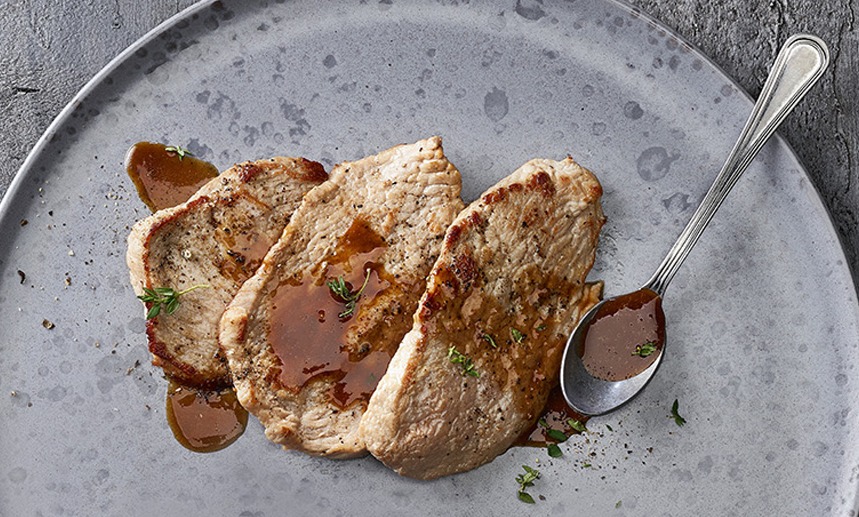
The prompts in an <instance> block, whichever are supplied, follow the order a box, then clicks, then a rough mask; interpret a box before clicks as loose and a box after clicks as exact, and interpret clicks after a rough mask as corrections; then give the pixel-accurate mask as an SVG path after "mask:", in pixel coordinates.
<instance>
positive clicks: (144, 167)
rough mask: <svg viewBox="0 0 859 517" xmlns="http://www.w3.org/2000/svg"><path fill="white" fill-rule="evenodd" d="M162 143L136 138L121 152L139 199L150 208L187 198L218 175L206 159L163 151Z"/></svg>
mask: <svg viewBox="0 0 859 517" xmlns="http://www.w3.org/2000/svg"><path fill="white" fill-rule="evenodd" d="M166 147H167V146H165V145H164V144H156V143H152V142H138V143H136V144H134V145H133V146H132V147H131V149H129V150H128V153H127V154H126V155H125V169H126V171H127V172H128V175H129V176H130V177H131V180H132V181H133V182H134V186H135V187H137V193H138V195H139V196H140V200H141V201H143V202H144V203H145V204H146V206H148V207H149V208H150V209H151V210H152V211H153V212H154V211H156V210H161V209H163V208H170V207H173V206H176V205H179V204H182V203H184V202H185V201H187V200H188V199H189V198H190V197H191V196H192V195H194V193H195V192H197V190H199V188H200V187H202V186H203V185H205V184H206V183H208V182H209V180H211V179H212V178H214V177H216V176H217V175H218V168H217V167H215V166H214V165H212V164H211V163H209V162H206V161H203V160H199V159H197V158H194V157H193V156H190V155H188V154H185V156H184V157H183V158H181V159H180V158H179V155H178V154H176V153H174V152H170V151H167V149H166Z"/></svg>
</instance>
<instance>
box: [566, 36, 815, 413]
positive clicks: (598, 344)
mask: <svg viewBox="0 0 859 517" xmlns="http://www.w3.org/2000/svg"><path fill="white" fill-rule="evenodd" d="M828 64H829V50H828V49H827V47H826V44H825V43H824V42H823V41H821V40H820V39H819V38H817V37H815V36H811V35H806V34H798V35H795V36H792V37H791V38H790V39H788V40H787V41H786V42H785V44H784V46H783V47H782V49H781V51H780V52H779V54H778V56H777V57H776V61H775V64H774V65H773V67H772V70H770V74H769V77H767V80H766V83H765V84H764V87H763V90H762V91H761V95H760V97H759V98H758V101H757V103H755V107H754V109H753V110H752V113H751V115H750V116H749V119H748V121H747V122H746V126H745V127H744V128H743V131H742V133H741V134H740V137H739V139H738V140H737V143H736V144H735V145H734V148H733V150H732V151H731V154H730V155H729V156H728V159H727V161H725V165H723V166H722V170H721V171H720V172H719V174H718V176H716V179H715V180H714V181H713V185H712V186H711V187H710V190H709V191H708V192H707V195H706V196H705V197H704V199H703V201H701V205H700V206H699V207H698V209H697V210H696V211H695V213H694V214H693V215H692V219H691V220H690V221H689V223H688V224H687V225H686V228H685V229H684V230H683V233H681V234H680V237H678V239H677V242H675V243H674V246H673V247H672V248H671V250H670V251H669V252H668V255H667V256H666V257H665V259H664V260H663V261H662V264H660V265H659V268H657V270H656V273H654V274H653V276H652V277H651V278H650V280H648V281H647V283H646V284H644V286H643V287H642V288H641V289H639V290H638V291H635V292H633V293H629V294H625V295H621V296H618V297H615V298H611V299H608V300H604V301H602V302H600V303H598V304H597V305H596V306H595V307H594V308H592V309H591V310H590V311H588V312H587V313H586V314H585V315H584V316H583V317H582V319H581V321H580V322H579V324H578V326H577V327H576V329H575V331H574V332H573V334H572V335H571V336H570V339H569V340H568V341H567V346H566V349H565V350H564V356H563V360H562V363H561V390H562V391H563V393H564V398H565V399H566V400H567V404H569V406H570V407H571V408H573V409H574V410H576V411H577V412H579V413H582V414H584V415H601V414H604V413H607V412H609V411H611V410H613V409H616V408H617V407H619V406H621V405H623V404H624V403H626V402H628V401H629V400H630V399H632V398H633V397H634V396H635V395H637V394H638V392H640V391H641V390H642V389H643V388H644V386H645V385H647V383H648V382H649V381H650V379H651V378H652V377H653V374H654V373H656V370H657V368H659V364H660V362H661V360H662V356H663V355H664V353H663V352H664V349H663V347H664V344H665V343H664V342H665V328H664V315H663V314H662V308H661V298H662V296H663V294H664V293H665V289H666V288H667V287H668V283H669V282H670V281H671V279H672V278H673V277H674V274H675V273H676V272H677V270H678V269H679V268H680V265H681V264H682V263H683V260H684V259H685V258H686V255H688V254H689V251H690V250H691V249H692V246H694V245H695V243H696V242H697V241H698V238H699V237H700V236H701V233H702V232H703V231H704V228H705V227H706V226H707V223H709V222H710V220H711V219H712V218H713V214H715V213H716V209H718V208H719V205H721V204H722V202H723V201H724V200H725V197H726V196H727V195H728V192H730V190H731V188H732V187H733V186H734V184H735V183H736V182H737V180H738V179H739V178H740V176H741V175H742V174H743V171H745V170H746V168H747V167H748V165H749V164H750V163H751V162H752V160H753V159H754V158H755V156H757V154H758V151H760V150H761V148H762V147H763V145H764V144H765V143H766V142H767V140H768V139H769V138H770V136H772V134H773V133H774V132H775V130H776V128H777V127H778V126H779V124H781V122H782V121H783V120H784V119H785V117H786V116H787V115H788V113H790V112H791V110H793V108H794V107H795V106H796V105H797V104H798V103H799V101H800V99H802V98H803V96H805V94H806V93H807V92H808V91H809V89H811V87H812V86H813V85H814V83H815V82H817V80H818V79H819V78H820V76H821V75H822V74H823V71H824V70H825V69H826V67H827V65H828ZM642 297H643V298H646V299H647V300H650V301H649V305H647V304H645V305H646V306H644V307H642V308H641V309H640V310H638V313H640V314H636V313H635V311H634V310H633V309H634V308H635V307H639V306H642V304H643V302H642V300H641V298H642ZM636 300H637V301H636ZM630 316H634V321H633V320H630V319H629V317H630ZM639 316H641V317H639ZM645 316H646V317H645ZM624 318H626V320H625V321H622V320H623V319H624ZM613 320H614V321H616V322H617V323H618V324H622V327H623V329H622V330H629V328H630V327H629V324H634V325H633V326H635V325H639V324H640V325H643V327H642V328H641V330H642V331H645V333H646V334H648V335H641V336H639V338H640V339H639V340H638V341H633V342H627V343H617V342H616V341H617V337H618V336H617V335H614V334H613V332H614V329H613V328H612V327H611V325H612V324H613V323H612V321H613ZM615 327H618V325H615ZM627 337H628V336H627ZM623 345H625V346H623ZM636 346H638V348H636ZM602 347H605V348H602ZM612 347H615V348H612ZM621 347H622V348H621ZM621 349H623V350H626V352H625V353H620V354H615V355H613V356H611V357H608V358H606V357H602V361H603V362H605V361H606V360H608V361H609V362H610V361H612V360H617V361H623V360H625V359H628V358H624V357H623V356H631V357H632V358H633V359H635V360H638V359H641V358H643V359H644V360H643V361H640V362H639V363H638V364H639V365H641V366H640V367H639V369H638V370H635V371H626V372H623V371H618V370H615V371H614V372H613V371H612V368H615V367H616V366H617V365H613V364H597V363H596V362H594V361H598V360H599V358H598V357H596V356H595V355H594V354H591V353H590V352H592V351H596V352H595V353H602V352H601V351H610V350H615V351H616V350H621ZM583 356H584V358H583ZM636 356H638V357H637V358H636ZM612 357H613V358H614V359H612ZM592 358H593V359H592ZM589 361H590V362H589ZM648 362H649V365H647V363H648ZM627 366H628V365H627ZM644 366H646V367H644ZM641 368H643V369H641ZM622 369H623V366H621V370H622ZM592 372H593V373H592ZM595 375H596V376H595ZM607 379H608V380H607Z"/></svg>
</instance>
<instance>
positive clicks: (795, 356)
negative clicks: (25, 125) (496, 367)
mask: <svg viewBox="0 0 859 517" xmlns="http://www.w3.org/2000/svg"><path fill="white" fill-rule="evenodd" d="M750 108H751V103H750V102H749V100H748V98H747V97H746V96H745V95H744V94H743V93H742V92H740V91H738V89H737V87H736V86H735V85H734V83H733V82H731V80H730V79H728V78H727V77H726V76H725V75H724V74H723V73H722V72H720V71H719V70H718V69H716V68H715V67H714V66H713V65H712V64H711V63H710V62H709V61H708V60H707V59H706V58H705V57H704V56H701V55H700V54H699V53H697V52H696V51H695V50H693V49H690V48H689V47H688V46H687V45H686V44H684V43H683V42H682V41H679V40H678V39H677V38H675V37H674V36H672V35H671V34H670V33H668V32H667V31H666V30H665V29H664V28H662V27H661V26H660V25H659V24H658V23H656V22H654V21H653V20H650V19H649V18H647V17H646V16H644V15H642V14H641V13H638V12H636V11H635V10H631V9H629V8H628V7H625V6H623V5H620V4H617V3H614V2H612V1H608V0H577V1H575V2H561V1H555V0H544V1H539V0H538V1H536V2H531V1H527V0H521V1H516V2H513V1H512V0H511V1H508V2H500V3H499V2H489V1H481V0H472V1H470V2H469V1H462V2H457V1H455V0H448V1H437V2H431V1H425V2H403V1H400V0H394V1H392V0H382V1H381V2H377V1H375V0H373V1H370V2H368V1H366V0H362V1H360V2H358V1H355V2H341V1H338V2H326V3H325V4H324V8H323V7H322V6H321V4H320V3H319V2H315V1H309V0H308V1H294V2H289V3H284V2H283V1H262V2H259V1H257V2H240V1H238V0H236V1H225V2H223V3H220V2H219V3H214V4H211V3H203V4H201V5H198V6H195V7H194V8H192V9H190V10H188V11H187V12H185V13H183V14H182V15H181V16H179V17H177V18H175V19H173V20H171V21H169V22H168V23H167V24H165V25H163V26H161V27H159V28H158V29H157V30H156V31H154V32H153V33H152V34H150V35H149V36H147V37H146V38H145V39H144V40H143V41H141V42H140V43H138V44H136V45H135V46H134V47H133V48H132V49H130V50H129V51H128V52H125V53H123V54H122V55H121V56H120V57H119V58H117V60H116V61H114V62H113V63H112V64H111V65H110V66H109V67H108V68H107V69H106V70H105V71H104V72H102V73H101V74H99V75H98V77H96V78H95V79H94V80H93V82H91V83H90V85H89V86H87V88H86V89H85V90H84V91H83V92H82V93H81V94H80V95H79V96H78V97H77V98H76V99H75V101H74V102H73V104H72V105H71V106H70V107H69V108H68V109H67V110H66V111H64V112H63V114H62V115H61V116H60V117H59V119H58V120H57V122H56V123H55V124H54V125H53V126H51V128H50V130H49V132H48V134H47V135H45V138H43V140H42V141H40V143H39V145H38V146H37V148H36V150H35V151H34V152H33V154H32V155H31V156H30V157H29V159H28V160H27V162H26V165H25V166H24V168H23V169H22V170H21V172H20V174H19V175H18V177H17V178H16V180H15V182H14V184H13V186H12V187H11V188H10V190H9V193H8V195H7V196H6V198H5V199H4V201H3V205H2V221H0V231H2V235H3V246H2V251H0V271H2V275H0V321H3V322H4V324H3V325H2V326H0V393H2V397H0V513H2V514H3V515H9V516H13V515H14V516H17V515H61V514H62V515H86V516H89V515H242V516H262V515H267V516H273V515H310V514H311V512H314V514H319V515H360V514H368V515H370V514H373V515H378V514H383V515H387V514H406V513H408V514H409V515H412V514H429V515H451V514H453V515H457V514H471V515H481V514H483V515H506V514H512V513H513V512H517V513H522V512H526V511H532V512H534V513H537V514H558V515H572V514H574V512H575V513H582V514H586V515H645V514H647V515H677V516H680V515H683V516H686V515H825V514H833V515H847V514H850V512H851V511H853V509H854V508H855V506H856V495H857V494H856V492H857V491H856V487H857V480H856V477H857V475H859V474H857V469H858V468H859V467H857V465H859V448H857V447H856V433H857V430H859V425H857V424H859V411H857V400H859V393H857V387H859V383H857V381H856V371H855V367H856V365H857V362H859V356H857V344H859V335H857V334H859V329H857V321H859V319H857V301H856V296H855V290H854V286H853V283H852V280H851V278H850V276H849V273H848V269H847V267H846V265H845V262H844V256H843V254H842V251H841V248H840V245H839V242H838V240H837V237H836V234H835V232H834V231H833V228H832V226H831V224H830V221H829V219H828V217H827V213H826V211H825V210H824V207H823V206H822V204H821V202H820V200H819V198H818V196H817V193H816V192H815V190H814V188H813V187H812V185H811V184H810V183H809V181H808V178H807V176H806V174H805V172H804V171H803V169H802V166H801V165H800V164H799V163H798V162H797V160H796V158H795V157H794V155H793V154H792V153H791V151H790V149H789V148H788V147H787V145H785V143H784V142H782V141H780V140H776V141H774V142H773V143H771V144H770V145H769V146H768V147H767V148H765V149H764V151H763V154H762V156H761V157H760V159H759V160H758V161H757V162H756V163H755V164H754V165H753V166H752V167H751V168H750V169H749V171H748V172H747V173H746V176H745V177H744V178H743V179H742V180H741V181H740V183H739V185H738V186H737V188H736V189H735V191H734V193H732V195H731V197H730V198H729V199H728V201H727V203H726V204H725V205H724V206H723V208H722V210H721V212H720V213H719V214H718V215H717V216H716V218H715V220H714V224H713V225H711V228H710V229H709V230H708V232H707V233H706V234H705V235H704V238H703V240H702V242H701V243H700V244H699V246H698V248H696V250H695V251H694V252H693V253H692V255H691V256H690V257H689V259H688V260H687V263H686V265H685V266H684V268H683V269H682V270H681V271H680V273H679V275H678V276H677V278H676V279H675V281H674V283H673V284H672V286H671V289H670V290H669V293H668V298H667V301H666V310H667V312H668V325H669V332H670V334H669V338H670V343H669V348H668V355H667V357H666V360H665V361H664V363H663V366H662V369H661V371H660V375H659V376H658V378H657V379H656V380H655V381H654V382H653V383H652V384H651V385H650V386H649V387H648V389H647V390H646V392H645V393H644V394H643V395H642V396H641V397H640V398H638V399H637V400H636V401H635V402H634V403H632V404H630V405H628V406H627V407H625V408H623V409H622V410H620V411H618V412H616V413H613V414H611V415H609V416H606V417H602V418H599V419H594V420H592V421H591V422H590V424H589V426H590V429H591V432H590V433H588V434H587V435H585V436H576V437H574V438H572V439H571V440H570V441H569V442H568V443H567V444H566V445H564V446H563V449H564V451H565V456H564V457H563V458H561V459H557V460H550V458H549V457H548V456H547V455H546V453H545V451H544V450H538V449H523V448H517V449H513V450H511V451H509V452H508V453H507V454H505V455H503V456H502V457H500V458H498V459H496V460H495V461H494V462H493V463H491V464H489V465H486V466H484V467H481V468H479V469H477V470H475V471H473V472H469V473H466V474H463V475H458V476H453V477H449V478H446V479H441V480H437V481H433V482H415V481H412V480H408V479H403V478H400V477H398V476H397V475H395V474H393V473H392V472H390V471H388V470H387V469H386V468H385V467H383V466H382V465H380V464H379V463H377V462H375V461H374V460H373V459H370V458H366V459H362V460H357V461H329V460H325V459H318V458H310V457H307V456H304V455H302V454H296V453H289V452H283V451H280V450H279V449H278V448H277V447H275V446H273V445H271V444H269V443H268V442H267V441H266V440H265V438H264V437H263V435H262V431H261V428H260V426H259V425H258V424H256V423H252V424H251V425H250V426H249V429H248V431H247V432H246V434H245V435H244V436H243V437H242V438H241V439H240V440H239V441H238V442H237V443H236V444H234V445H233V446H232V447H229V448H227V449H226V450H224V451H221V452H218V453H214V454H209V455H199V454H194V453H191V452H188V451H186V450H185V449H183V448H182V447H181V446H179V444H178V443H176V442H175V441H174V440H173V438H172V436H171V434H170V431H169V429H168V428H167V425H166V423H165V418H164V410H163V400H164V393H165V388H166V382H165V381H164V379H163V378H162V377H161V375H160V372H159V371H158V370H156V369H154V368H152V367H151V366H149V361H148V357H147V353H146V350H145V344H144V343H145V337H144V335H143V328H144V321H143V319H142V308H141V307H140V305H139V303H138V302H137V300H135V298H134V295H133V293H132V290H131V288H130V287H129V283H128V275H127V272H126V269H125V263H124V254H125V237H126V234H127V233H128V230H129V226H130V225H131V224H132V223H133V222H134V221H135V220H136V219H138V218H140V217H143V216H144V215H146V213H147V211H146V209H145V208H144V206H143V205H142V204H141V203H140V202H139V201H138V199H137V197H136V195H135V193H134V188H133V186H132V184H131V182H130V181H129V179H128V178H127V177H126V175H125V173H124V171H123V169H122V160H123V155H124V153H125V150H126V149H127V148H128V146H129V145H130V144H132V143H134V142H136V141H138V140H159V141H163V142H168V143H174V144H187V145H188V146H190V148H191V149H192V150H193V151H194V152H195V153H196V154H197V155H199V156H201V157H203V158H205V159H207V160H210V161H213V162H214V163H216V164H217V165H218V166H220V167H222V168H225V167H227V166H229V165H230V164H232V163H233V162H235V161H239V160H245V159H251V158H259V157H266V156H270V155H273V154H288V155H302V156H307V157H309V158H313V159H317V160H321V161H323V162H324V163H326V164H327V165H329V166H330V165H331V164H333V163H335V162H338V161H341V160H347V159H355V158H358V157H361V156H363V155H365V154H369V153H372V152H375V151H377V150H380V149H383V148H387V147H389V146H391V145H393V144H396V143H399V142H404V141H413V140H417V139H419V138H421V137H424V136H427V135H432V134H440V135H443V136H444V138H445V144H446V150H447V152H448V154H449V156H450V157H451V158H452V160H453V161H454V163H456V164H457V165H458V166H459V168H460V169H461V171H462V173H463V177H464V183H465V195H466V196H467V197H468V198H473V197H475V196H476V195H477V194H478V193H480V192H481V191H482V190H483V189H485V188H486V187H488V186H490V185H492V184H493V183H494V182H495V181H496V180H498V179H499V178H501V177H503V176H504V175H506V174H508V173H509V172H511V171H512V170H513V169H514V168H516V167H517V166H518V165H520V164H521V163H523V162H524V161H526V160H527V159H529V158H532V157H537V156H541V157H553V158H560V157H562V156H564V155H566V154H567V153H570V154H572V155H573V156H574V157H575V158H577V159H578V160H579V161H581V162H582V163H583V164H585V165H587V166H588V167H590V168H592V169H593V170H594V171H596V172H597V173H598V175H599V177H600V178H601V180H602V182H603V185H604V187H605V198H604V208H605V212H606V214H607V215H608V217H609V223H608V224H607V227H606V228H605V231H604V234H603V237H602V242H601V248H600V256H599V260H598V263H597V267H596V270H595V272H594V276H595V277H599V278H603V279H605V280H606V285H607V290H608V292H609V293H610V294H611V293H614V294H617V293H620V292H623V291H625V290H628V289H631V288H634V287H637V286H638V285H639V284H641V283H642V282H643V281H644V280H646V279H647V278H648V276H649V274H650V273H651V272H652V271H653V269H654V268H655V267H656V265H657V264H658V262H659V261H660V259H661V258H662V256H663V254H664V253H665V251H666V250H667V249H668V247H669V246H670V244H671V242H673V240H674V238H675V236H676V235H677V234H678V233H679V231H680V229H681V228H682V226H683V224H684V223H685V221H686V220H687V219H688V218H689V216H690V215H691V212H692V210H693V208H694V205H696V204H697V202H698V200H699V199H700V198H701V197H702V195H703V192H704V191H705V190H706V187H707V186H708V185H709V182H710V181H711V179H712V177H713V176H714V175H715V172H716V170H717V169H718V167H719V166H720V164H721V160H722V159H723V157H725V156H726V154H727V152H728V151H729V149H730V147H731V145H732V143H733V140H734V138H735V137H736V135H737V134H738V133H739V130H740V127H741V125H742V123H743V122H744V120H745V115H746V114H747V113H748V112H749V110H750ZM25 222H26V224H25ZM19 272H20V273H19ZM67 278H68V279H70V285H67V281H66V279H67ZM43 320H49V321H50V322H53V324H54V325H55V327H54V328H52V329H47V328H45V327H43ZM137 364H139V366H136V367H135V365H137ZM675 399H679V401H680V412H681V414H682V415H683V416H684V417H685V418H686V420H687V422H688V423H687V424H686V426H685V427H682V428H680V427H678V426H676V425H675V423H674V421H673V420H672V419H671V418H669V412H670V408H671V404H672V402H673V401H674V400H675ZM610 428H611V429H613V431H612V430H610ZM537 462H539V469H540V470H541V471H542V473H543V476H542V478H541V479H539V480H538V481H537V483H536V486H535V487H534V488H533V489H532V490H531V493H532V494H533V495H534V496H535V497H536V496H539V497H538V500H537V504H536V505H535V506H534V507H527V508H526V507H525V505H524V503H521V502H519V501H518V500H517V499H516V488H517V485H516V482H515V481H514V478H515V477H516V475H517V473H519V472H520V471H521V467H520V466H521V465H523V464H527V465H532V466H537V465H536V463H537ZM588 465H589V466H588Z"/></svg>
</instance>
